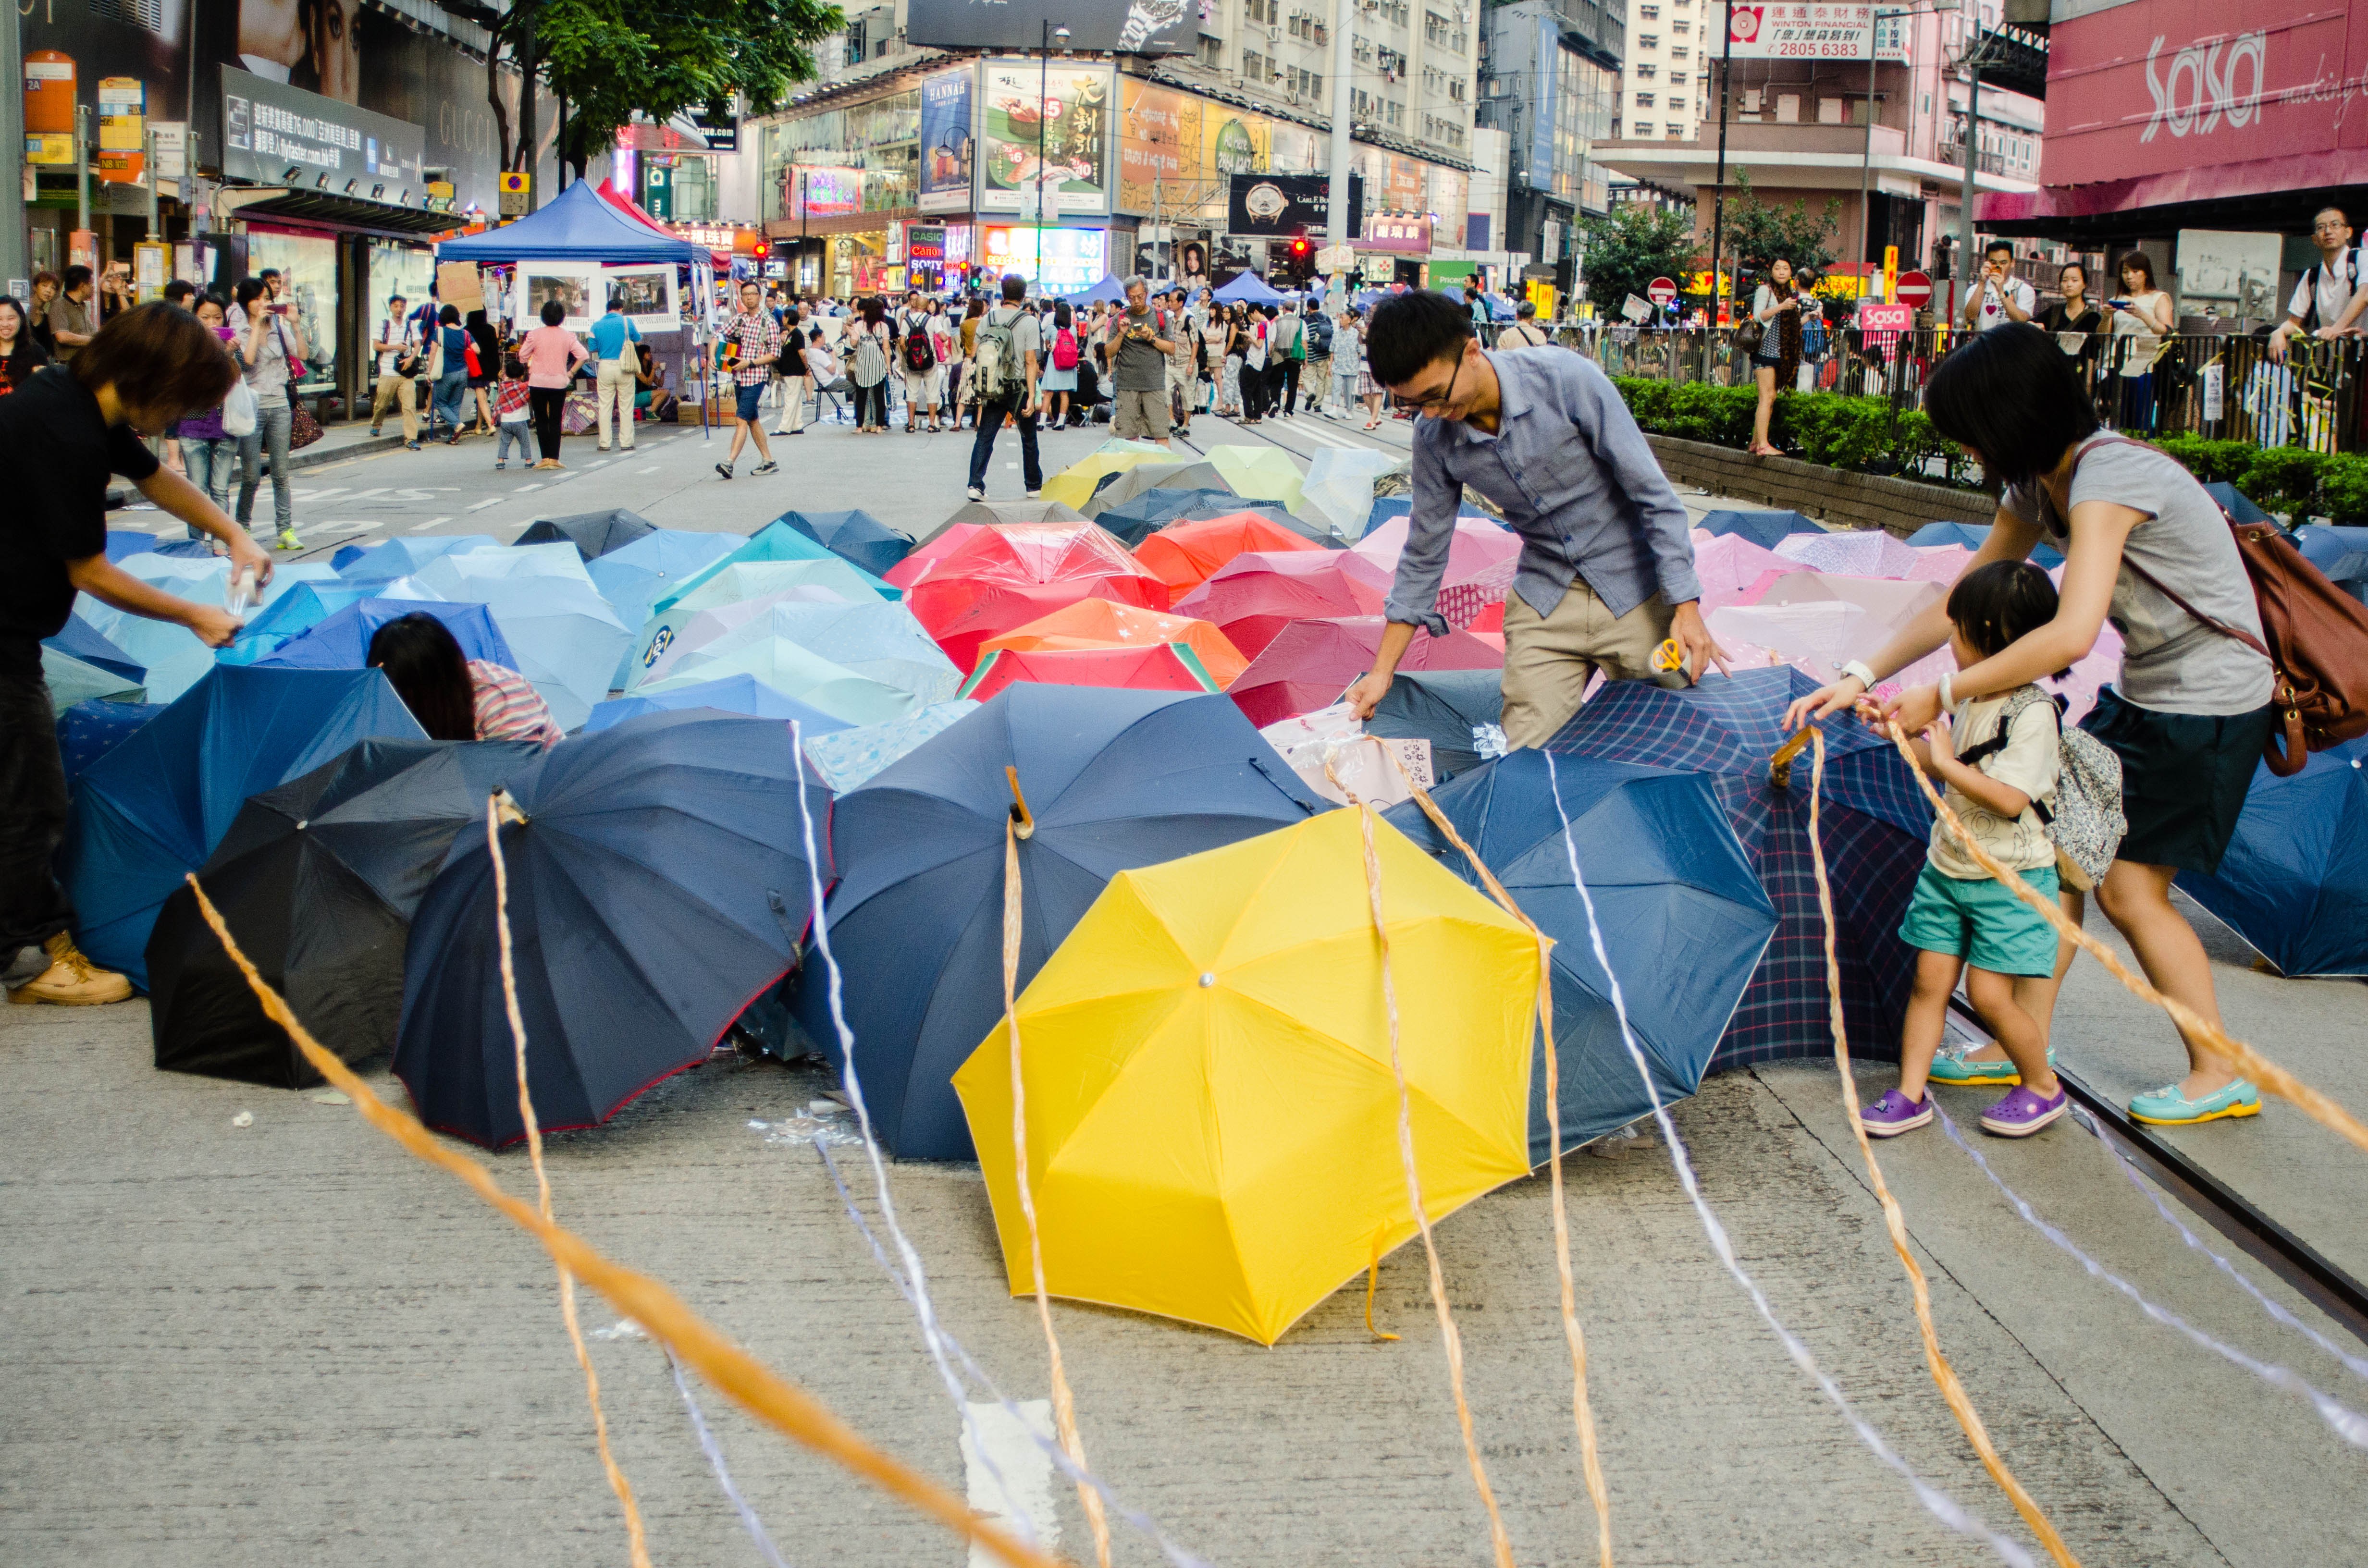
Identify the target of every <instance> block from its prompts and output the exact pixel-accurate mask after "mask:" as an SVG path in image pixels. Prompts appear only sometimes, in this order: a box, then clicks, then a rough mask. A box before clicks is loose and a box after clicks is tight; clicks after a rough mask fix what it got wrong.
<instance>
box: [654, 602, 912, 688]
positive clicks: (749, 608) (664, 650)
mask: <svg viewBox="0 0 2368 1568" xmlns="http://www.w3.org/2000/svg"><path fill="white" fill-rule="evenodd" d="M852 602H854V601H852V600H849V599H848V598H847V597H845V596H843V595H841V594H840V593H839V591H838V590H837V588H825V587H817V586H815V585H812V584H804V585H799V586H796V587H790V588H783V589H780V591H779V592H777V593H770V594H758V595H757V597H755V598H753V599H741V600H739V601H737V602H735V603H733V604H727V605H717V606H716V607H715V608H712V609H702V610H697V611H693V612H692V614H691V616H690V619H689V620H687V621H684V622H683V623H682V629H681V630H680V631H677V632H676V633H675V635H674V638H673V640H672V641H670V642H666V643H664V644H663V645H659V644H655V643H654V644H653V645H652V646H651V648H650V650H649V654H650V657H649V662H648V663H647V664H643V663H642V662H641V661H639V660H628V661H627V664H628V665H630V674H629V675H628V676H627V678H626V680H625V682H624V685H623V687H622V689H624V690H626V691H635V690H638V689H640V688H641V687H643V686H645V685H647V684H648V683H649V682H651V681H654V680H664V679H665V678H666V676H670V675H672V674H674V673H675V671H674V667H675V665H677V664H679V663H680V662H681V661H682V660H683V658H684V657H686V656H687V655H689V653H693V652H695V651H696V650H699V649H701V648H705V647H707V646H709V645H710V644H711V643H713V642H716V641H717V640H718V639H720V638H723V637H724V636H726V635H728V634H729V633H731V632H734V631H738V630H739V629H740V628H742V627H744V626H746V625H748V624H750V623H751V622H753V621H757V620H760V619H763V618H764V617H765V616H767V615H768V614H770V613H771V611H772V609H773V607H774V606H776V605H792V604H794V605H844V604H848V603H852ZM862 602H864V603H867V604H878V603H880V602H882V601H880V600H878V599H866V600H864V601H862ZM677 613H679V612H677Z"/></svg>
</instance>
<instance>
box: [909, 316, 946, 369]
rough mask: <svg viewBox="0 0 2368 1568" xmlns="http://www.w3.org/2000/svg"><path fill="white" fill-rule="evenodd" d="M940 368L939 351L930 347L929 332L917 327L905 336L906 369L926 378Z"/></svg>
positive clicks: (924, 328)
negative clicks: (932, 371)
mask: <svg viewBox="0 0 2368 1568" xmlns="http://www.w3.org/2000/svg"><path fill="white" fill-rule="evenodd" d="M937 368H938V355H937V350H935V349H933V348H931V347H929V330H928V327H927V326H916V327H915V328H913V329H912V330H911V331H909V332H907V333H905V369H907V370H909V371H911V372H912V373H913V374H914V375H916V376H926V375H928V373H929V372H930V371H931V370H934V369H937Z"/></svg>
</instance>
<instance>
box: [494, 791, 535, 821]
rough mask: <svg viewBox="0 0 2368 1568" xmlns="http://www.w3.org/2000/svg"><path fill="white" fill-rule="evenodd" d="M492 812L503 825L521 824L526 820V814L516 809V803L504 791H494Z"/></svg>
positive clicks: (508, 793) (507, 792)
mask: <svg viewBox="0 0 2368 1568" xmlns="http://www.w3.org/2000/svg"><path fill="white" fill-rule="evenodd" d="M494 811H495V814H496V815H498V816H499V817H500V818H501V820H502V821H503V822H505V823H519V824H523V823H524V822H525V821H526V820H527V818H526V812H523V811H520V810H519V809H518V801H517V800H516V799H515V798H514V797H513V796H512V795H511V794H510V792H509V791H508V790H506V789H504V790H495V791H494Z"/></svg>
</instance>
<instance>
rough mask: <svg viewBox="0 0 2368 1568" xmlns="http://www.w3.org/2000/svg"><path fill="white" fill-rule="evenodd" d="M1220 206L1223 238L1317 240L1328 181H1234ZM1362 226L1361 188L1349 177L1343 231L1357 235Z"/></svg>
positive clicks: (1325, 220) (1326, 217) (1327, 204)
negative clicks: (1222, 208)
mask: <svg viewBox="0 0 2368 1568" xmlns="http://www.w3.org/2000/svg"><path fill="white" fill-rule="evenodd" d="M1230 179H1231V182H1232V183H1231V188H1230V189H1229V191H1228V192H1227V198H1226V203H1225V233H1228V234H1233V235H1235V236H1237V237H1241V238H1248V239H1278V238H1288V237H1290V236H1292V235H1295V234H1309V235H1313V236H1315V238H1317V239H1319V240H1320V239H1322V238H1323V237H1324V235H1325V234H1326V232H1327V231H1328V230H1329V228H1330V224H1331V216H1330V215H1331V211H1332V179H1331V176H1328V175H1234V176H1230ZM1364 222H1365V182H1364V180H1363V178H1362V177H1361V176H1357V175H1350V176H1349V226H1348V230H1347V232H1348V233H1351V234H1354V233H1360V232H1361V231H1362V230H1363V228H1364Z"/></svg>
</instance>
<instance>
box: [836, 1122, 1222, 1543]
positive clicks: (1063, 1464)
mask: <svg viewBox="0 0 2368 1568" xmlns="http://www.w3.org/2000/svg"><path fill="white" fill-rule="evenodd" d="M814 1153H817V1154H820V1155H821V1156H822V1163H823V1168H824V1169H825V1170H827V1171H828V1172H829V1173H830V1179H831V1181H832V1183H833V1184H834V1185H836V1186H837V1188H838V1198H839V1201H840V1202H842V1203H844V1204H846V1205H847V1217H848V1219H850V1220H852V1221H855V1228H856V1230H858V1231H859V1232H860V1233H862V1236H863V1239H864V1240H865V1241H866V1242H869V1243H870V1244H871V1256H873V1257H875V1258H877V1259H879V1261H880V1267H881V1268H882V1270H884V1271H885V1272H886V1274H887V1276H888V1278H889V1281H890V1283H892V1284H894V1286H895V1287H896V1290H897V1291H898V1293H899V1294H901V1295H903V1296H904V1298H905V1300H906V1301H911V1300H912V1299H913V1293H912V1289H911V1287H910V1286H909V1285H907V1284H906V1282H905V1275H904V1272H903V1270H901V1269H899V1268H898V1267H896V1265H895V1264H894V1262H893V1261H891V1260H890V1258H889V1256H888V1253H887V1249H885V1248H884V1247H882V1245H881V1244H880V1236H879V1233H877V1232H875V1231H873V1230H872V1228H871V1222H870V1221H867V1220H865V1219H864V1217H863V1210H860V1209H859V1208H857V1207H856V1204H855V1194H854V1193H853V1192H851V1191H849V1190H848V1186H847V1178H846V1177H844V1176H840V1175H839V1174H838V1162H837V1160H835V1159H833V1158H831V1153H830V1147H829V1145H828V1144H826V1143H825V1142H823V1141H822V1139H820V1138H816V1139H815V1140H814ZM945 1338H946V1344H947V1345H948V1346H950V1347H951V1349H952V1350H953V1353H954V1359H956V1360H957V1361H959V1362H961V1363H962V1368H963V1369H964V1370H965V1371H967V1372H968V1373H969V1374H970V1376H971V1378H972V1379H973V1381H976V1383H977V1384H978V1387H979V1388H980V1390H981V1391H983V1392H985V1394H986V1396H987V1397H988V1398H990V1399H992V1400H993V1401H995V1403H997V1404H999V1405H1001V1406H1002V1407H1003V1409H1004V1411H1005V1413H1006V1414H1007V1415H1009V1416H1010V1417H1011V1418H1012V1419H1013V1420H1014V1421H1016V1422H1018V1423H1019V1430H1021V1431H1022V1432H1025V1433H1026V1434H1027V1435H1028V1439H1029V1441H1030V1442H1032V1443H1034V1444H1035V1445H1036V1446H1037V1447H1038V1448H1040V1449H1043V1450H1044V1454H1045V1457H1046V1458H1048V1459H1050V1460H1052V1461H1053V1464H1054V1465H1055V1466H1056V1467H1058V1468H1059V1470H1060V1471H1061V1473H1062V1474H1064V1475H1065V1476H1067V1477H1068V1478H1069V1480H1070V1481H1071V1482H1073V1483H1083V1484H1085V1485H1087V1486H1090V1487H1092V1488H1093V1489H1094V1490H1095V1491H1097V1492H1099V1493H1100V1494H1101V1495H1102V1501H1103V1502H1105V1503H1107V1504H1109V1505H1110V1511H1111V1512H1112V1513H1114V1514H1116V1515H1117V1516H1118V1517H1120V1518H1121V1519H1123V1520H1125V1521H1126V1522H1127V1523H1128V1524H1129V1525H1131V1526H1133V1528H1135V1529H1136V1530H1138V1531H1140V1532H1141V1533H1142V1534H1144V1535H1145V1536H1147V1537H1149V1538H1150V1539H1151V1540H1154V1541H1156V1543H1157V1544H1158V1546H1159V1550H1160V1552H1161V1553H1162V1554H1163V1555H1164V1556H1166V1557H1167V1561H1168V1562H1172V1563H1174V1564H1175V1565H1176V1568H1209V1564H1207V1563H1206V1562H1202V1561H1201V1559H1200V1558H1198V1557H1195V1556H1193V1555H1192V1553H1191V1552H1190V1551H1186V1550H1185V1549H1184V1548H1183V1547H1182V1546H1180V1545H1178V1543H1177V1542H1176V1541H1175V1540H1171V1539H1170V1538H1169V1537H1168V1535H1167V1531H1165V1530H1163V1529H1161V1528H1159V1524H1158V1521H1156V1520H1155V1519H1154V1518H1152V1517H1151V1516H1150V1515H1148V1514H1145V1513H1143V1512H1141V1511H1139V1510H1137V1509H1134V1508H1130V1507H1128V1506H1126V1504H1125V1503H1124V1502H1122V1501H1121V1500H1120V1498H1119V1495H1118V1494H1117V1493H1116V1492H1114V1491H1112V1490H1111V1489H1110V1483H1108V1482H1106V1481H1104V1480H1103V1479H1102V1478H1101V1477H1100V1476H1099V1475H1096V1474H1095V1473H1094V1472H1093V1471H1090V1470H1086V1469H1083V1468H1081V1467H1080V1466H1079V1465H1078V1464H1077V1462H1076V1460H1073V1459H1071V1458H1070V1457H1069V1451H1068V1450H1067V1449H1064V1448H1063V1447H1061V1445H1060V1444H1059V1443H1058V1442H1057V1441H1055V1440H1054V1439H1053V1438H1051V1437H1046V1436H1045V1435H1044V1434H1043V1433H1042V1432H1040V1431H1038V1430H1037V1429H1036V1423H1035V1422H1034V1421H1032V1420H1030V1419H1029V1418H1028V1416H1027V1415H1024V1414H1022V1412H1021V1411H1020V1408H1019V1405H1018V1404H1017V1403H1013V1401H1012V1399H1011V1396H1010V1395H1009V1394H1007V1393H1005V1392H1003V1390H1002V1389H1001V1388H999V1387H997V1386H996V1381H995V1380H994V1379H993V1378H991V1377H989V1376H988V1375H987V1372H986V1369H985V1368H984V1367H982V1366H980V1365H979V1364H978V1362H977V1360H976V1359H975V1358H973V1356H972V1355H971V1353H970V1351H969V1350H968V1349H966V1348H965V1347H964V1346H963V1345H962V1341H961V1340H960V1339H958V1338H956V1337H955V1336H954V1335H953V1332H952V1331H951V1329H949V1330H946V1331H945Z"/></svg>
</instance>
